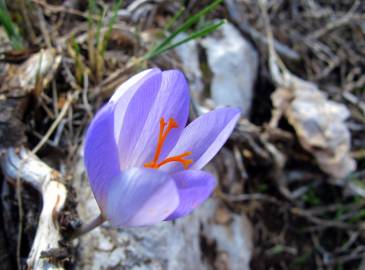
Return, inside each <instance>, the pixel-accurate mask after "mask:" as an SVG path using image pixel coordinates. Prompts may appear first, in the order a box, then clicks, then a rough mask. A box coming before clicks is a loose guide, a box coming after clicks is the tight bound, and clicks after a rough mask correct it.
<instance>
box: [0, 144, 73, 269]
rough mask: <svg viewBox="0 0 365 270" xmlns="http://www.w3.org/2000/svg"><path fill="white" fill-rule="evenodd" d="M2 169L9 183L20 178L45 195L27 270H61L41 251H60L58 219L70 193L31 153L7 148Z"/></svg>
mask: <svg viewBox="0 0 365 270" xmlns="http://www.w3.org/2000/svg"><path fill="white" fill-rule="evenodd" d="M0 165H1V168H2V170H3V172H4V174H5V176H7V178H9V179H10V180H14V181H15V179H17V178H19V179H21V180H23V181H24V182H26V183H28V184H30V185H31V186H33V187H34V188H35V189H37V190H38V191H39V192H40V193H41V194H42V199H43V208H42V212H41V215H40V217H39V224H38V228H37V232H36V235H35V239H34V242H33V246H32V248H31V251H30V253H29V256H28V259H27V269H34V270H36V269H42V270H45V269H46V270H51V269H52V270H56V269H57V270H62V269H64V268H63V266H62V264H61V263H60V262H59V261H56V260H48V259H47V258H42V256H41V254H42V252H45V251H48V250H50V249H57V248H59V247H60V246H59V241H60V240H61V238H62V237H61V234H60V229H59V225H58V222H57V216H58V214H59V213H60V211H61V210H62V208H63V206H64V204H65V201H66V196H67V190H66V187H65V186H64V184H63V183H62V182H61V180H62V177H61V175H60V173H59V172H57V171H56V170H54V169H52V168H50V167H49V166H48V165H46V164H45V163H43V162H42V161H41V160H40V159H38V158H37V157H36V156H35V155H33V154H32V153H31V152H30V151H29V150H27V149H25V148H24V147H21V148H20V149H19V150H18V149H15V148H12V147H11V148H7V149H5V151H4V154H3V155H2V156H1V159H0Z"/></svg>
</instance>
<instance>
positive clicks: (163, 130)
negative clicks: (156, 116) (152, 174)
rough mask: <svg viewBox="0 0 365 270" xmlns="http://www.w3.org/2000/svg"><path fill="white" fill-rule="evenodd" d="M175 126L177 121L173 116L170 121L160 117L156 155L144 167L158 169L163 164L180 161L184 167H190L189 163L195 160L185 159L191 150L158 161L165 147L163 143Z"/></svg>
mask: <svg viewBox="0 0 365 270" xmlns="http://www.w3.org/2000/svg"><path fill="white" fill-rule="evenodd" d="M173 128H177V123H176V121H175V120H174V119H173V118H170V119H169V121H168V122H167V123H166V122H165V119H164V118H163V117H162V118H161V119H160V133H159V135H158V142H157V147H156V152H155V155H154V157H153V160H152V161H150V162H147V163H145V164H144V167H146V168H152V169H158V168H160V167H161V166H162V165H165V164H167V163H170V162H180V163H181V164H182V165H183V166H184V169H185V170H186V169H188V167H189V165H190V164H191V163H192V162H193V160H192V159H185V157H187V156H190V155H191V152H189V151H187V152H184V153H182V154H181V155H178V156H173V157H168V158H166V159H164V160H162V161H160V162H159V161H158V159H159V157H160V154H161V150H162V147H163V144H164V142H165V140H166V138H167V135H168V134H169V133H170V131H171V130H172V129H173Z"/></svg>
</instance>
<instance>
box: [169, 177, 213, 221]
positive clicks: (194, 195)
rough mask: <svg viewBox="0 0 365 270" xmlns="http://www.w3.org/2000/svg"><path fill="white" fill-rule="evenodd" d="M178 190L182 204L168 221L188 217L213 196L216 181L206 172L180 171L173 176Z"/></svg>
mask: <svg viewBox="0 0 365 270" xmlns="http://www.w3.org/2000/svg"><path fill="white" fill-rule="evenodd" d="M172 177H173V178H174V180H175V183H176V186H177V188H178V192H179V197H180V203H179V206H178V207H177V208H176V210H175V211H174V212H173V213H172V214H171V215H170V216H168V218H167V219H166V220H173V219H177V218H179V217H183V216H186V215H188V214H189V213H190V212H191V211H193V210H194V209H195V208H197V207H198V206H199V205H200V204H202V203H203V202H204V201H205V200H207V199H208V197H209V196H210V194H212V192H213V190H214V188H215V186H216V180H215V178H214V176H213V175H211V174H210V173H208V172H204V171H192V170H188V171H180V172H177V173H174V174H172Z"/></svg>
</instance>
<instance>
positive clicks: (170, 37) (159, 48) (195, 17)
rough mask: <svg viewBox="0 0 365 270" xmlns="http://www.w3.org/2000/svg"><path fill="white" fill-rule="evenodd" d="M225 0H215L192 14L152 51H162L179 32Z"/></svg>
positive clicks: (184, 30) (186, 28)
mask: <svg viewBox="0 0 365 270" xmlns="http://www.w3.org/2000/svg"><path fill="white" fill-rule="evenodd" d="M222 1H223V0H215V1H214V2H213V3H211V4H210V5H208V6H207V7H205V8H204V9H202V10H201V11H199V12H198V13H196V14H195V15H193V16H191V17H190V18H189V19H188V20H187V21H186V22H185V23H183V24H182V25H181V26H180V27H179V28H178V29H176V31H174V32H173V33H172V34H171V35H169V36H168V37H167V38H166V39H164V40H163V41H162V42H161V43H160V44H159V45H158V46H157V47H155V48H153V49H152V50H151V51H160V50H161V49H162V48H163V47H165V46H167V45H168V44H169V43H170V42H171V41H172V40H173V39H174V38H175V37H176V36H177V35H178V34H179V33H181V32H186V30H188V28H189V27H190V26H192V25H193V24H194V23H195V22H197V21H198V20H199V19H200V18H202V17H203V16H204V15H206V14H207V13H209V12H210V11H212V10H213V9H215V8H216V7H217V6H218V5H219V4H220V3H221V2H222Z"/></svg>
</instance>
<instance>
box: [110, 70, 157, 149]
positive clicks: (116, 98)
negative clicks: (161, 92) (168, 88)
mask: <svg viewBox="0 0 365 270" xmlns="http://www.w3.org/2000/svg"><path fill="white" fill-rule="evenodd" d="M161 76H162V75H161V70H159V69H158V68H154V69H147V70H145V71H142V72H140V73H138V74H137V75H134V76H133V77H132V78H130V79H129V80H127V81H126V82H124V83H123V84H122V85H121V86H119V87H118V89H117V90H116V91H115V93H114V95H113V96H112V97H111V98H110V100H109V103H112V104H114V106H115V118H114V136H115V141H116V142H118V141H119V135H120V132H121V130H122V124H123V120H124V116H125V113H126V111H127V108H128V104H129V103H130V102H131V100H132V98H133V97H134V95H135V93H136V92H137V90H141V88H146V87H148V85H149V84H156V82H155V81H156V80H161ZM151 81H152V82H151Z"/></svg>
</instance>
